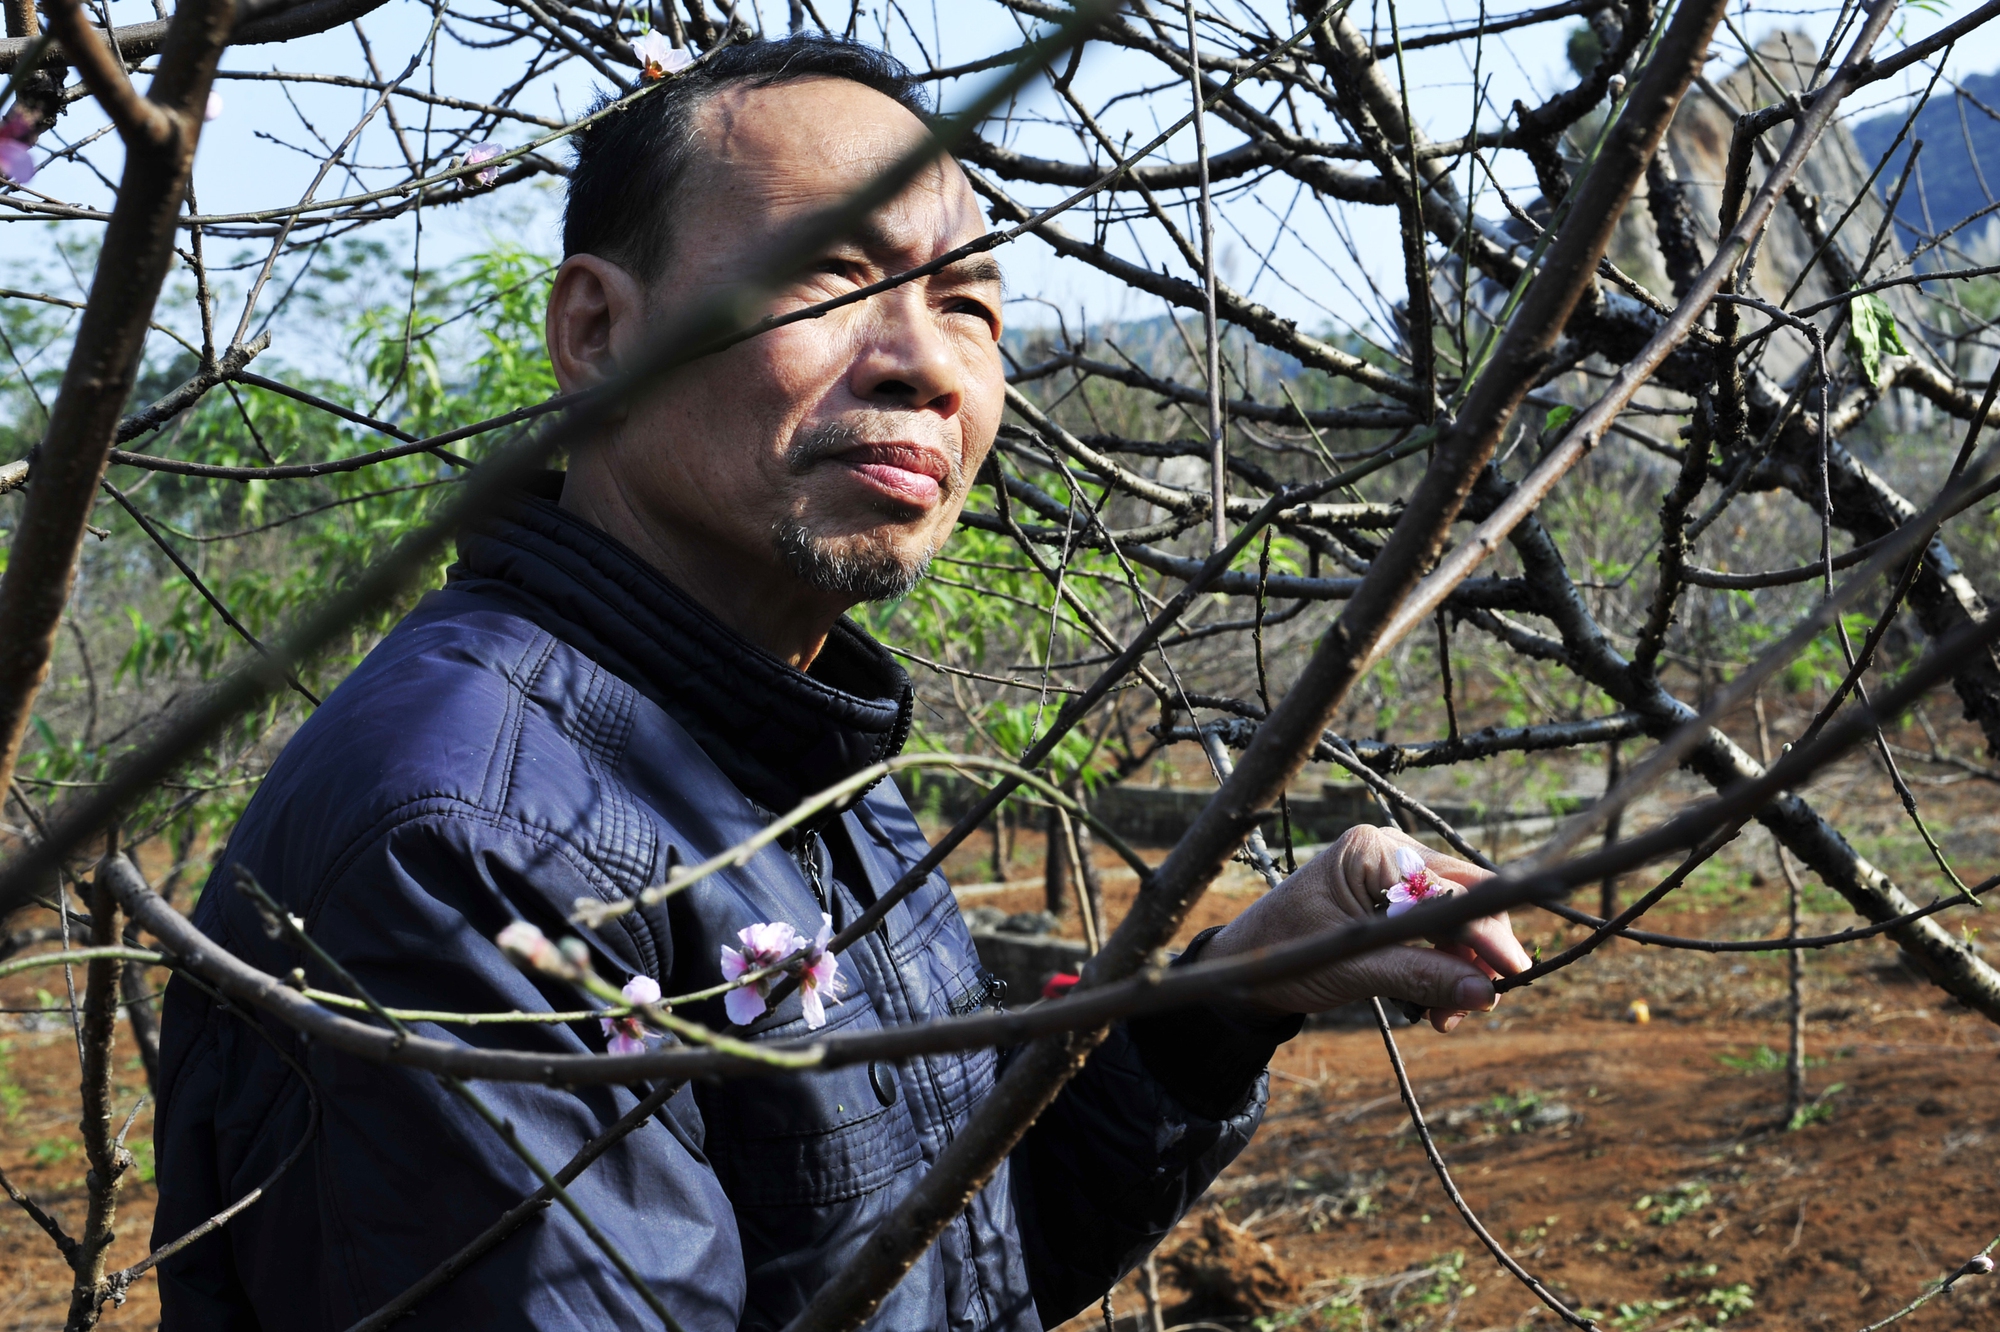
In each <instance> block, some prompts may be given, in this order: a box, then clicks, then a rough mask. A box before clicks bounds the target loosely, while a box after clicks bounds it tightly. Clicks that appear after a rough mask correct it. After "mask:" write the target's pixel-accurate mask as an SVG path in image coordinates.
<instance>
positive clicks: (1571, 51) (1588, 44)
mask: <svg viewBox="0 0 2000 1332" xmlns="http://www.w3.org/2000/svg"><path fill="white" fill-rule="evenodd" d="M1563 54H1564V55H1565V56H1567V57H1568V58H1569V67H1570V68H1571V69H1573V70H1575V71H1576V72H1577V73H1578V74H1588V73H1590V71H1591V70H1593V69H1596V68H1597V62H1598V61H1600V60H1602V59H1603V58H1604V43H1603V42H1601V41H1599V40H1598V38H1597V33H1596V31H1595V30H1594V29H1592V28H1591V26H1590V25H1589V24H1588V23H1579V24H1577V25H1576V26H1575V27H1573V28H1571V29H1570V30H1569V38H1568V40H1566V41H1565V42H1564V43H1563Z"/></svg>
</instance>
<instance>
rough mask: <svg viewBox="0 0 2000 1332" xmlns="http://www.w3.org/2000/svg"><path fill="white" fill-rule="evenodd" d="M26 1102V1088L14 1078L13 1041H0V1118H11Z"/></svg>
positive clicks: (18, 1112) (19, 1111)
mask: <svg viewBox="0 0 2000 1332" xmlns="http://www.w3.org/2000/svg"><path fill="white" fill-rule="evenodd" d="M27 1103H28V1093H27V1089H26V1088H24V1087H22V1086H21V1084H20V1083H18V1082H16V1081H15V1080H14V1042H12V1041H0V1119H12V1118H13V1117H14V1116H15V1115H18V1114H20V1113H21V1107H22V1106H24V1105H26V1104H27Z"/></svg>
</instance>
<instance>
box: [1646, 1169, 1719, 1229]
mask: <svg viewBox="0 0 2000 1332" xmlns="http://www.w3.org/2000/svg"><path fill="white" fill-rule="evenodd" d="M1714 1201H1715V1196H1714V1195H1713V1194H1711V1193H1710V1192H1709V1191H1708V1185H1706V1184H1704V1183H1702V1182H1701V1181H1700V1180H1698V1179H1690V1180H1683V1181H1682V1182H1681V1183H1679V1184H1676V1185H1674V1187H1673V1188H1672V1189H1671V1190H1669V1191H1668V1192H1666V1193H1662V1194H1658V1195H1655V1194H1650V1193H1649V1194H1647V1195H1646V1196H1644V1197H1643V1198H1641V1199H1639V1201H1637V1202H1635V1203H1633V1204H1632V1210H1633V1211H1635V1212H1650V1213H1652V1215H1651V1220H1652V1222H1653V1224H1654V1225H1656V1226H1671V1225H1673V1224H1674V1223H1675V1222H1676V1221H1679V1220H1681V1219H1682V1218H1683V1217H1688V1216H1692V1215H1694V1214H1695V1213H1696V1212H1699V1211H1701V1210H1702V1209H1703V1208H1704V1207H1707V1206H1708V1205H1709V1204H1710V1203H1712V1202H1714ZM1655 1207H1657V1208H1658V1209H1659V1210H1657V1211H1654V1210H1653V1209H1654V1208H1655Z"/></svg>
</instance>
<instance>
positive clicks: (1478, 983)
mask: <svg viewBox="0 0 2000 1332" xmlns="http://www.w3.org/2000/svg"><path fill="white" fill-rule="evenodd" d="M1451 1002H1452V1007H1454V1008H1463V1009H1465V1010H1467V1011H1468V1012H1479V1013H1483V1012H1485V1011H1486V1010H1487V1009H1489V1008H1491V1007H1493V982H1492V981H1489V980H1482V979H1480V978H1479V977H1478V976H1466V977H1463V978H1462V979H1461V980H1460V981H1459V982H1458V984H1456V985H1454V986H1452V987H1451Z"/></svg>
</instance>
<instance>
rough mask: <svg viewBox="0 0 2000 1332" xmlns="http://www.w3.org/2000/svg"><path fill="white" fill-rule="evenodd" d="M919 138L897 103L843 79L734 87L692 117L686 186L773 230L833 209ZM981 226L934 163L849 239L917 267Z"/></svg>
mask: <svg viewBox="0 0 2000 1332" xmlns="http://www.w3.org/2000/svg"><path fill="white" fill-rule="evenodd" d="M926 133H927V131H926V129H925V127H924V124H923V122H922V121H920V120H918V119H917V117H916V116H915V115H914V114H912V113H911V112H910V110H909V109H908V108H907V107H904V106H902V105H901V104H899V103H897V102H896V101H895V100H893V99H892V98H889V97H885V96H883V95H882V94H881V93H878V92H876V91H875V90H874V89H872V88H868V87H864V86H863V85H861V84H858V83H853V82H850V81H848V80H846V79H832V78H811V79H798V80H794V81H791V82H787V83H780V84H774V85H772V86H770V87H763V88H759V87H753V86H745V85H736V86H733V87H729V88H724V89H722V90H720V91H718V92H717V93H716V94H715V95H714V96H713V97H711V98H709V99H708V101H707V102H706V103H705V104H704V105H703V106H702V107H701V109H700V112H699V113H698V115H697V116H696V118H695V126H694V134H695V138H696V146H697V152H696V153H695V161H694V162H693V163H691V164H690V172H689V175H690V177H691V179H690V185H691V186H692V188H693V190H694V191H696V192H697V195H698V196H700V195H705V196H707V199H706V202H707V203H708V204H710V205H711V206H715V207H717V208H718V212H719V214H720V216H723V217H729V218H733V219H736V220H738V221H740V222H741V223H743V224H745V225H753V226H754V225H755V224H756V222H757V221H758V220H759V219H764V220H767V221H768V222H770V223H772V224H779V223H782V222H784V221H788V220H791V219H792V218H795V217H799V216H803V215H805V214H807V213H810V212H814V211H818V210H819V209H823V208H828V207H832V206H833V205H835V204H838V203H839V202H841V201H842V200H843V199H845V198H847V197H848V196H849V195H851V194H853V193H854V191H856V190H857V189H860V188H861V187H862V186H863V185H865V184H866V183H867V182H868V181H869V180H870V179H872V178H873V177H875V176H877V175H879V174H880V173H881V172H883V171H886V170H888V169H889V168H890V167H892V166H894V165H895V164H896V163H897V162H899V161H901V160H902V159H903V157H904V156H905V155H906V154H908V153H909V152H910V151H911V150H912V149H915V148H917V147H919V146H920V145H921V144H922V143H923V141H924V139H925V136H926ZM694 202H695V203H696V205H697V206H698V207H699V206H701V204H702V202H703V200H702V199H701V198H699V197H697V199H695V200H694ZM985 229H986V226H985V219H984V218H983V217H982V216H981V214H980V211H979V202H978V199H977V197H976V196H975V195H974V194H973V192H972V189H971V187H970V186H969V185H968V184H967V183H966V180H965V174H964V172H963V171H961V170H960V169H959V167H958V164H957V163H956V162H954V161H952V160H950V159H949V158H943V159H940V160H939V161H937V162H935V163H932V164H931V165H930V166H928V167H926V168H925V169H924V170H922V171H921V172H919V173H918V174H917V176H916V178H915V179H914V180H913V181H911V183H910V184H909V186H908V187H906V188H905V189H904V190H903V191H902V193H900V194H899V195H898V196H897V197H896V198H895V199H893V200H891V201H890V202H889V203H888V204H886V205H884V206H883V207H882V208H880V209H878V210H877V211H876V212H875V214H874V215H872V216H871V217H870V219H869V221H868V223H867V224H866V225H864V226H863V227H862V228H860V229H859V231H858V232H857V234H856V235H855V237H854V239H855V240H856V241H857V242H859V243H861V244H863V245H864V246H865V247H867V248H868V249H870V250H875V249H878V248H886V249H889V250H893V251H896V252H901V253H907V254H910V255H918V256H921V258H920V259H919V262H921V259H923V258H929V257H931V256H932V255H934V254H937V253H941V252H942V251H944V250H947V249H951V248H953V247H954V246H957V245H961V244H963V243H965V242H966V241H969V240H972V239H974V238H975V237H977V236H979V235H981V234H983V233H984V231H985Z"/></svg>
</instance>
